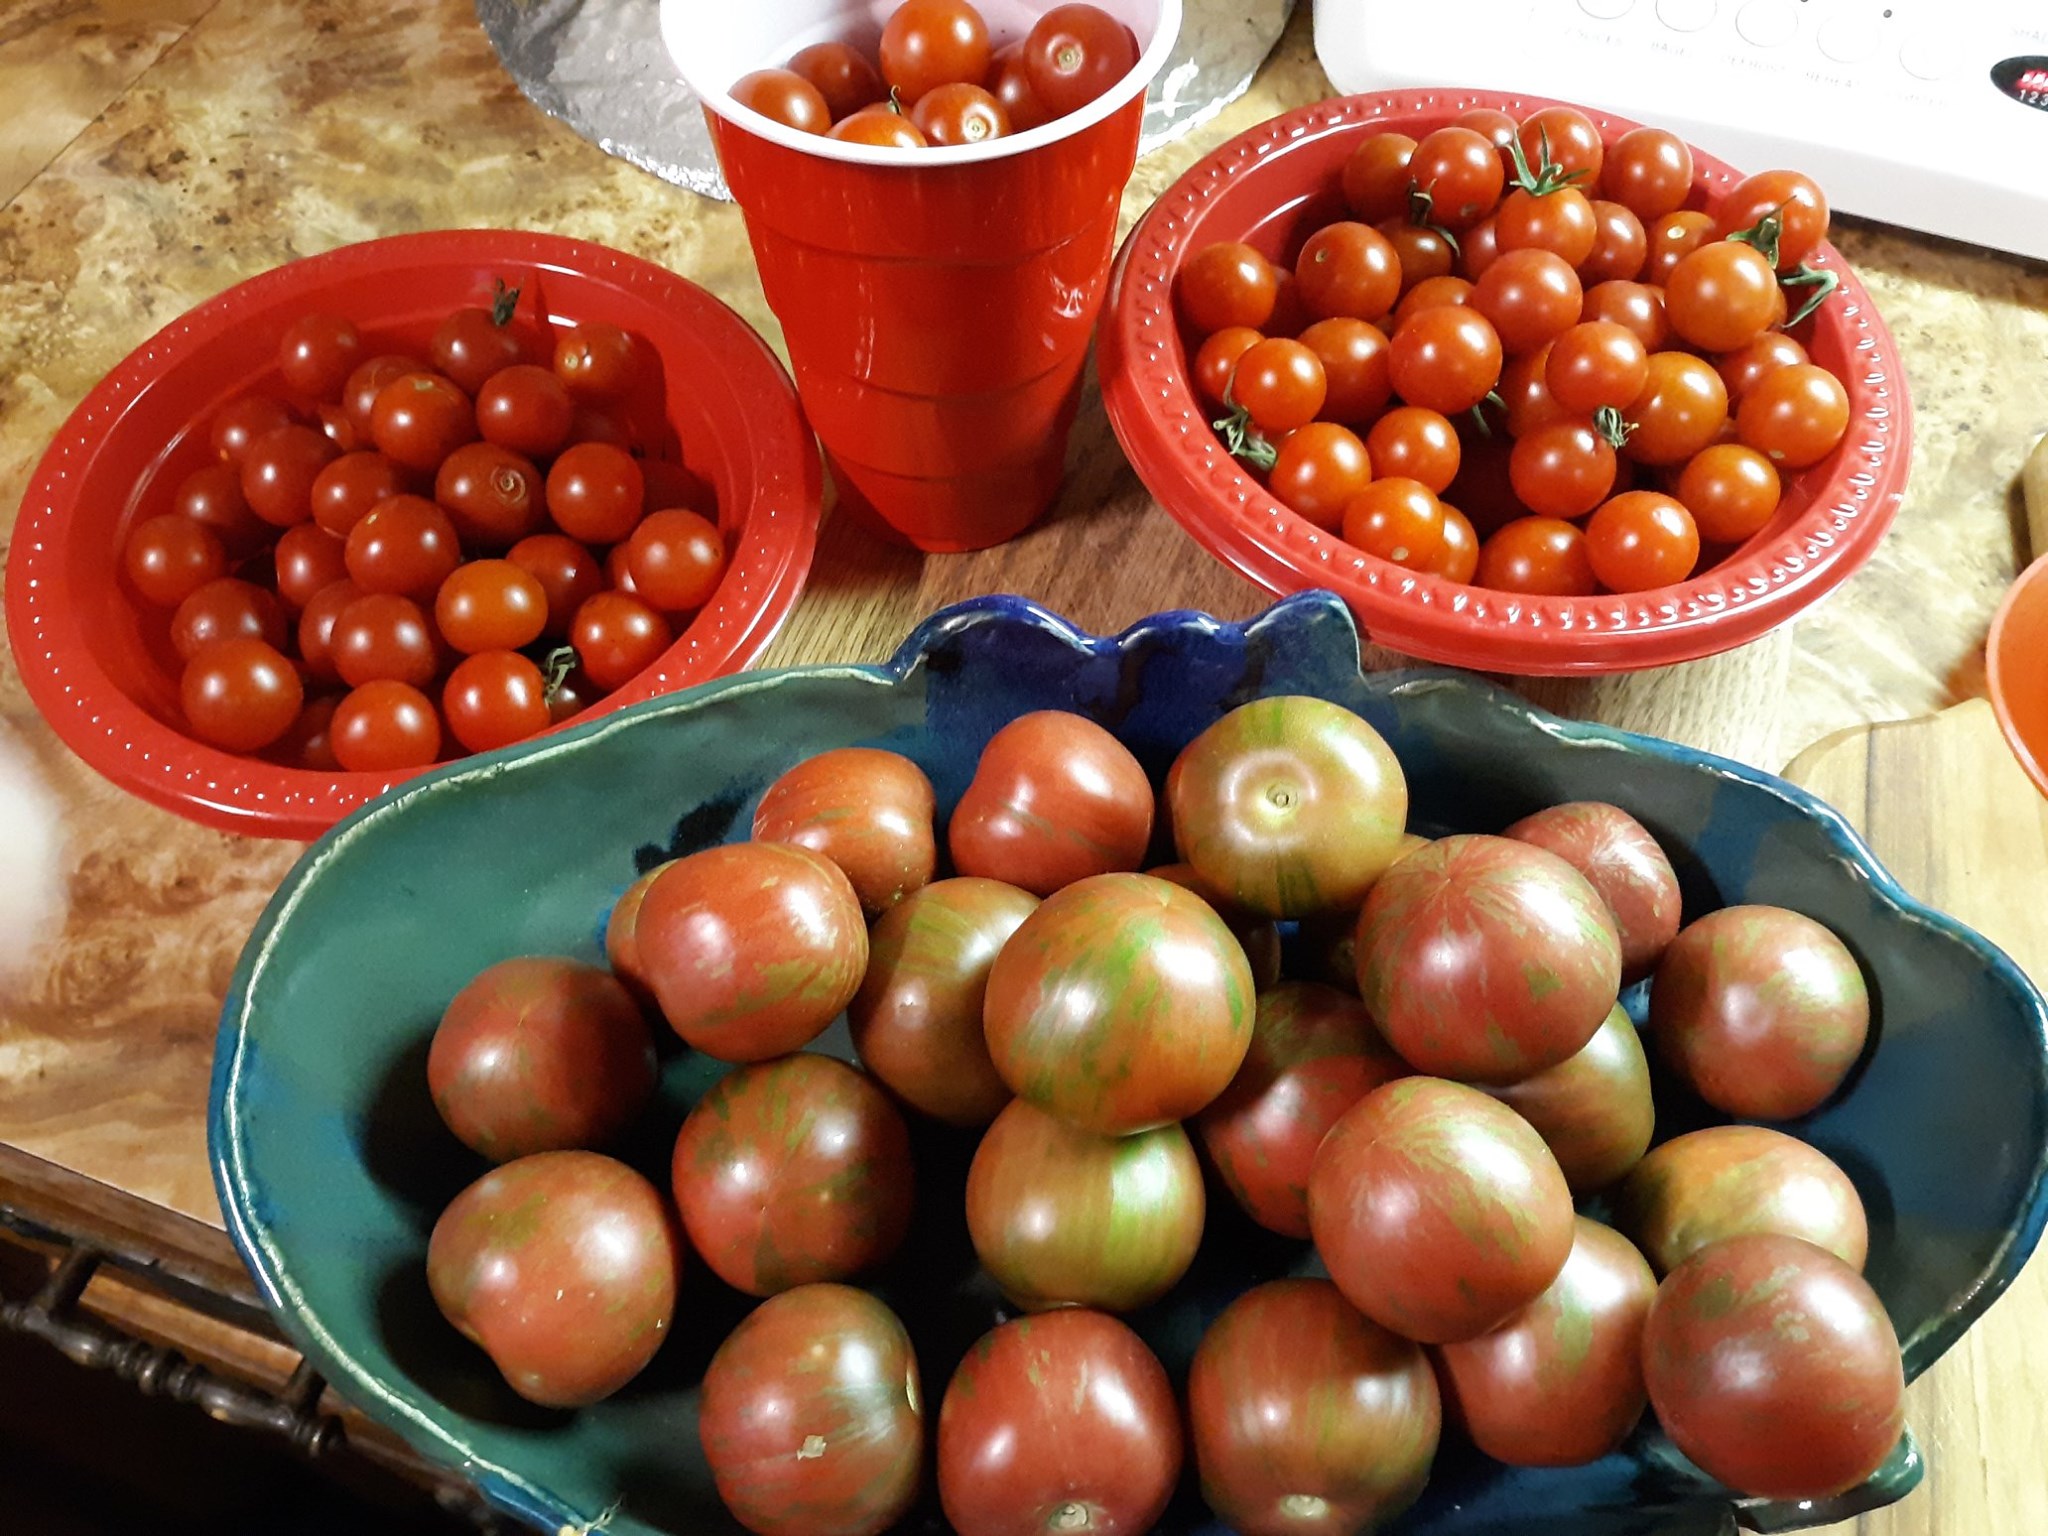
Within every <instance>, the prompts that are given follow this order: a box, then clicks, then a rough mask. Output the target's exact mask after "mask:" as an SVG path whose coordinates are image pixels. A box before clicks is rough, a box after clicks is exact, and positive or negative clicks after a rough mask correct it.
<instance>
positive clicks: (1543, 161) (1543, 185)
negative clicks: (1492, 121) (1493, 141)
mask: <svg viewBox="0 0 2048 1536" xmlns="http://www.w3.org/2000/svg"><path fill="white" fill-rule="evenodd" d="M1508 154H1509V155H1510V156H1512V157H1513V159H1514V162H1515V174H1514V175H1513V176H1511V177H1510V178H1509V179H1508V184H1509V185H1510V186H1514V187H1519V188H1520V189H1521V190H1522V191H1524V192H1526V193H1528V194H1529V195H1530V196H1531V197H1548V196H1550V194H1551V193H1553V192H1562V191H1563V190H1564V189H1565V188H1566V187H1570V186H1576V185H1577V184H1578V183H1579V182H1582V181H1584V180H1585V179H1586V172H1584V171H1568V170H1566V169H1565V168H1564V167H1563V166H1561V165H1559V164H1558V163H1557V162H1556V161H1555V160H1553V159H1551V158H1550V133H1549V131H1548V130H1547V129H1543V128H1539V129H1537V130H1536V164H1535V167H1534V168H1533V169H1532V168H1531V167H1530V165H1529V155H1528V151H1526V150H1524V149H1523V148H1522V141H1521V138H1520V137H1519V136H1517V137H1516V138H1512V139H1510V140H1508Z"/></svg>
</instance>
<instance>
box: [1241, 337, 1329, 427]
mask: <svg viewBox="0 0 2048 1536" xmlns="http://www.w3.org/2000/svg"><path fill="white" fill-rule="evenodd" d="M1328 393H1329V381H1328V379H1326V378H1325V377H1324V375H1323V364H1322V360H1321V359H1319V358H1318V357H1317V356H1316V355H1315V353H1314V352H1312V351H1310V350H1309V349H1308V348H1307V347H1305V346H1303V345H1302V344H1301V343H1300V342H1298V341H1290V340H1288V339H1286V338H1285V337H1278V336H1276V337H1270V338H1268V339H1267V340H1265V341H1262V342H1259V343H1258V344H1257V345H1255V346H1252V347H1248V348H1246V349H1245V353H1244V356H1242V357H1240V358H1239V359H1238V360H1237V367H1236V368H1235V369H1234V370H1233V371H1232V373H1231V375H1230V397H1231V399H1232V400H1234V401H1236V402H1237V404H1239V405H1241V406H1243V407H1244V409H1245V411H1246V412H1247V414H1249V415H1250V417H1251V419H1252V424H1253V425H1254V426H1256V427H1258V428H1259V430H1260V431H1262V432H1266V433H1269V434H1278V433H1282V432H1292V431H1293V430H1294V429H1295V428H1297V427H1305V426H1307V425H1308V424H1309V423H1310V422H1311V421H1314V420H1315V418H1316V413H1317V412H1318V411H1320V410H1321V409H1322V408H1323V400H1324V398H1325V397H1326V396H1327V395H1328Z"/></svg>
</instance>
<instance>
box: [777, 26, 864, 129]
mask: <svg viewBox="0 0 2048 1536" xmlns="http://www.w3.org/2000/svg"><path fill="white" fill-rule="evenodd" d="M789 69H790V72H791V73H792V74H796V75H801V76H802V77H803V78H804V79H806V80H808V81H809V82H810V83H811V84H812V85H813V86H814V87H816V89H817V92H818V94H819V95H820V96H822V97H824V98H825V107H826V110H827V111H829V112H830V113H831V114H832V120H833V121H834V122H837V121H838V120H839V119H840V118H842V117H846V116H848V115H849V114H851V113H854V112H858V111H859V110H860V109H861V108H862V107H867V106H872V105H874V103H876V102H878V101H885V100H887V99H888V95H889V88H888V87H887V86H885V85H884V84H882V77H881V75H880V74H879V73H878V72H877V71H876V69H875V66H874V65H872V64H870V63H869V62H868V60H867V57H866V55H864V54H863V53H862V52H861V51H860V50H859V49H858V48H855V47H854V46H853V45H852V44H850V43H840V42H831V43H813V44H811V46H810V47H808V48H799V49H798V50H797V51H796V53H795V54H794V55H792V56H791V58H790V61H789Z"/></svg>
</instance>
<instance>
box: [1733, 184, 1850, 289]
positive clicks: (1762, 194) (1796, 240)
mask: <svg viewBox="0 0 2048 1536" xmlns="http://www.w3.org/2000/svg"><path fill="white" fill-rule="evenodd" d="M1766 214H1775V215H1777V218H1778V221H1779V224H1780V225H1781V226H1782V227H1781V229H1780V231H1779V234H1778V270H1779V271H1780V272H1790V271H1791V270H1792V269H1793V268H1794V267H1796V266H1798V265H1799V264H1800V263H1801V262H1802V261H1804V260H1806V258H1807V257H1809V256H1811V255H1812V254H1813V252H1814V248H1815V247H1816V246H1818V245H1819V244H1820V243H1821V241H1823V240H1825V239H1827V237H1828V200H1827V198H1826V197H1824V196H1822V194H1821V190H1820V187H1819V185H1818V184H1817V183H1816V182H1815V181H1814V179H1813V178H1812V177H1811V176H1806V175H1803V174H1801V173H1800V172H1798V171H1758V172H1757V173H1756V174H1755V175H1754V176H1745V177H1744V178H1743V179H1742V180H1741V181H1739V182H1737V183H1736V184H1735V186H1734V187H1733V188H1732V189H1730V191H1729V192H1728V193H1727V195H1726V196H1724V197H1723V198H1722V199H1721V200H1720V201H1719V202H1718V203H1716V204H1715V205H1714V219H1713V231H1714V238H1715V239H1726V238H1727V237H1728V236H1729V235H1732V234H1735V233H1737V232H1738V231H1740V230H1745V229H1751V228H1754V227H1755V225H1756V224H1757V223H1758V222H1759V221H1760V220H1761V219H1763V217H1764V216H1765V215H1766Z"/></svg>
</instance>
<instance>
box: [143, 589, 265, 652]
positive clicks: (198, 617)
mask: <svg viewBox="0 0 2048 1536" xmlns="http://www.w3.org/2000/svg"><path fill="white" fill-rule="evenodd" d="M285 632H286V629H285V618H284V609H283V607H282V606H281V605H280V604H279V603H278V601H277V598H276V596H275V595H273V594H272V593H270V592H266V591H265V590H264V589H263V588H261V587H259V586H257V585H256V584H255V583H254V582H250V581H237V580H236V579H235V578H234V577H232V576H223V577H221V578H220V579H219V580H218V581H209V582H208V583H207V584H206V585H205V586H203V587H200V588H198V589H197V590H195V591H194V592H193V593H192V594H191V595H190V596H189V597H187V598H186V599H185V600H184V601H183V602H182V603H180V604H178V611H177V612H176V613H174V614H172V615H171V649H172V650H174V651H176V652H177V653H178V659H179V660H180V661H190V660H191V659H192V658H193V657H194V656H196V655H198V654H199V652H200V651H202V650H204V649H205V648H206V647H207V646H209V645H211V644H213V643H214V642H215V641H216V640H261V641H262V642H263V643H264V644H265V645H267V646H269V647H270V648H271V649H272V650H276V651H282V650H283V649H284V645H285Z"/></svg>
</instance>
